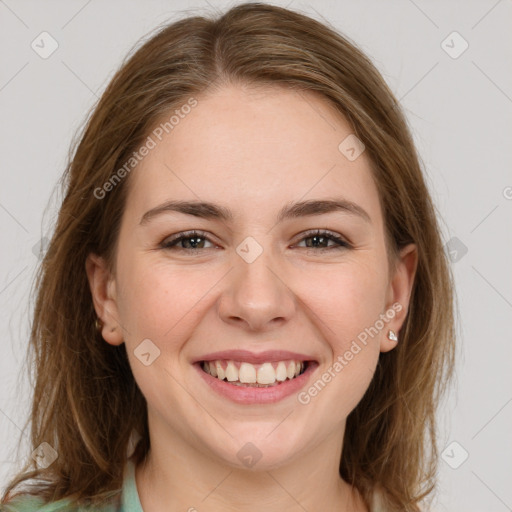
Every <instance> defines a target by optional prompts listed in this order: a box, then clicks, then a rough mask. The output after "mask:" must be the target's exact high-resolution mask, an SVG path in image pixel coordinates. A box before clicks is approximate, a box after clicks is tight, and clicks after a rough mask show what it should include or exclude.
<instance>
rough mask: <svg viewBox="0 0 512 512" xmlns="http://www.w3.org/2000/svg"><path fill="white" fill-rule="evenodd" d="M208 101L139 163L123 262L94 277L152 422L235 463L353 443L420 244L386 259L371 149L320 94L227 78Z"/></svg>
mask: <svg viewBox="0 0 512 512" xmlns="http://www.w3.org/2000/svg"><path fill="white" fill-rule="evenodd" d="M197 100H198V103H197V106H195V108H193V109H192V110H191V112H190V113H189V114H188V115H186V116H184V117H183V118H180V120H179V123H178V124H176V125H175V126H174V128H173V129H172V131H170V132H169V133H168V134H165V132H164V136H163V137H162V140H161V141H159V140H158V138H156V137H153V138H154V139H155V141H156V142H157V144H156V146H155V147H154V148H153V149H151V151H150V152H149V154H148V155H147V156H146V157H145V158H144V159H143V160H142V161H141V163H140V164H139V165H138V167H137V168H136V169H135V170H134V171H133V173H132V175H131V176H130V188H129V194H128V198H127V203H126V208H125V212H124V215H123V218H122V223H121V229H120V233H119V239H118V246H117V253H116V271H115V275H110V274H108V272H107V271H106V266H105V265H104V262H103V260H102V259H101V258H97V257H95V256H91V257H90V258H89V260H88V264H87V270H88V275H89V280H90V283H91V289H92V291H93V297H94V300H95V306H96V310H97V312H98V315H99V316H100V317H101V318H102V320H103V321H104V323H105V327H104V329H103V336H104V338H105V340H106V341H107V342H109V343H111V344H120V343H122V342H124V343H126V348H127V353H128V356H129V360H130V364H131V367H132V371H133V374H134V377H135V379H136V381H137V383H138V385H139V387H140V389H141V391H142V393H143V394H144V396H145V398H146V400H147V403H148V414H149V420H150V431H151V429H153V433H152V435H155V432H158V435H160V436H166V435H168V436H169V437H172V438H174V439H179V440H180V441H181V442H184V443H185V444H187V445H189V446H191V447H193V448H194V449H196V450H199V451H200V452H201V453H204V454H206V455H208V456H210V457H213V458H215V459H216V460H221V461H223V462H225V463H227V464H230V465H236V466H240V465H241V464H242V463H243V462H241V460H242V458H240V454H239V456H238V457H237V453H239V450H240V449H241V448H242V447H244V446H246V443H248V442H250V443H252V444H253V445H254V446H255V447H256V448H250V449H249V448H247V446H246V447H245V448H244V449H245V450H249V451H250V450H257V451H258V453H261V454H262V458H261V460H260V461H259V462H258V467H259V468H271V467H277V466H279V465H282V464H285V463H288V462H291V461H293V460H295V459H297V458H299V457H301V456H303V455H305V454H306V453H307V452H310V451H313V450H314V449H315V448H316V447H317V446H318V445H319V444H320V443H322V442H324V441H326V440H331V441H330V442H333V443H338V444H339V443H341V440H342V435H343V430H344V425H345V420H346V418H347V416H348V414H349V413H350V412H351V411H352V410H353V409H354V407H355V406H356V405H357V403H358V402H359V400H360V399H361V398H362V396H363V394H364V392H365V391H366V389H367V387H368V385H369V383H370V380H371V378H372V375H373V373H374V370H375V366H376V364H377V361H378V358H379V353H380V352H381V351H387V350H391V349H393V348H394V347H395V345H396V342H394V341H392V340H389V339H388V338H387V333H388V330H389V329H393V330H394V331H395V332H398V331H399V329H400V326H401V324H402V323H403V320H404V318H405V314H406V310H407V304H408V298H409V294H410V289H411V285H412V279H413V275H414V269H415V263H414V259H413V256H414V251H412V250H410V248H409V249H408V250H407V251H403V253H402V255H401V256H402V259H401V260H399V265H398V267H397V272H396V273H395V274H393V275H389V273H388V264H389V262H388V259H387V253H386V245H385V234H384V221H383V213H382V211H381V209H380V204H379V196H378V191H377V188H376V186H375V183H374V181H373V178H372V175H371V171H370V161H369V159H368V157H367V154H366V153H365V152H363V153H362V154H361V155H360V156H359V157H358V158H356V159H355V160H354V159H353V158H352V159H348V158H347V157H346V154H348V155H349V156H352V155H351V153H350V152H349V153H345V154H344V153H343V152H342V151H340V149H339V148H338V146H339V145H340V143H341V142H342V141H343V140H344V139H345V138H346V137H347V136H349V135H350V134H351V133H352V132H353V130H352V129H351V127H350V125H349V124H348V123H347V122H346V120H344V119H343V117H342V116H341V115H340V114H338V113H336V112H335V111H334V110H333V109H332V107H330V106H329V104H327V103H326V102H325V101H324V100H323V99H321V98H319V97H318V96H316V95H313V94H312V93H307V92H301V93H298V92H291V91H289V90H284V89H278V88H260V89H253V88H252V89H249V88H242V87H241V86H237V87H235V86H229V87H228V86H226V87H224V88H222V89H221V90H217V91H216V92H214V93H211V94H210V95H208V96H202V97H198V98H197ZM177 201H180V202H194V203H211V205H210V206H209V207H205V206H204V205H203V206H202V207H201V206H200V205H195V206H194V205H188V206H187V207H186V208H182V209H181V211H180V209H179V208H178V209H176V207H175V206H176V203H174V206H173V205H172V204H171V203H170V202H177ZM335 202H337V203H335ZM296 203H304V204H302V207H300V206H297V205H296ZM212 205H213V206H212ZM294 205H295V206H294ZM333 205H335V206H333ZM191 231H195V232H196V233H195V234H194V233H190V232H191ZM180 236H183V237H185V238H181V239H180V238H179V237H180ZM411 255H412V256H411ZM396 303H398V304H399V306H396V305H395V307H394V308H393V306H392V305H393V304H396ZM113 328H114V330H112V329H113ZM365 334H366V335H365ZM203 361H210V362H211V366H213V367H214V368H215V370H213V373H214V374H215V373H216V374H217V377H215V376H212V375H207V373H206V372H205V369H204V368H203V365H202V362H203ZM215 361H216V362H215ZM292 362H294V363H293V364H292ZM294 365H295V366H294ZM219 366H220V369H219ZM209 367H210V365H209ZM297 367H298V370H297ZM206 369H208V368H206ZM294 369H295V370H296V371H299V372H301V371H303V370H304V371H303V373H300V374H299V375H298V376H297V377H294V378H290V377H291V376H293V375H294V373H293V370H294ZM223 371H224V373H227V377H225V378H227V379H229V380H230V381H232V382H236V381H237V380H240V381H246V382H251V381H254V380H255V379H256V381H257V382H263V383H266V386H267V387H256V386H254V384H252V385H250V386H248V385H237V384H236V383H230V382H228V381H227V380H224V381H221V380H220V379H219V377H221V376H222V372H223ZM283 379H285V380H283ZM273 381H275V382H274V385H272V386H269V385H268V383H269V382H273ZM238 384H240V382H238ZM284 418H286V419H284ZM283 419H284V420H283ZM242 454H243V452H242Z"/></svg>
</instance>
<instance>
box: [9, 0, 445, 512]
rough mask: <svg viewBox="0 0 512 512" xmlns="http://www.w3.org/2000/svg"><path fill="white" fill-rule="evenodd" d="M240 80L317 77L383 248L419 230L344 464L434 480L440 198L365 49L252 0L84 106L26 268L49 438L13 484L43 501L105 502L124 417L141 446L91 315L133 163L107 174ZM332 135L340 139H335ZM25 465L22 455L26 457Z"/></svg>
mask: <svg viewBox="0 0 512 512" xmlns="http://www.w3.org/2000/svg"><path fill="white" fill-rule="evenodd" d="M225 84H244V85H261V86H266V85H268V86H280V87H288V88H291V89H293V90H295V91H311V92H315V93H317V94H319V95H321V96H322V97H323V98H324V99H325V100H327V101H328V102H330V104H332V105H333V106H334V107H335V108H336V109H337V110H338V111H339V112H340V113H341V114H342V115H344V116H345V118H346V119H347V120H348V121H349V123H350V124H351V126H352V128H353V131H354V133H355V134H356V135H357V137H359V138H360V139H361V140H362V141H363V142H364V144H365V146H366V152H367V154H368V155H369V157H370V159H371V162H372V174H373V178H374V180H375V183H376V185H377V187H378V190H379V197H380V202H381V206H382V211H383V215H384V219H385V228H386V236H387V241H388V242H387V243H388V251H389V253H390V255H391V259H390V261H395V260H394V259H393V258H395V257H396V255H397V252H398V250H399V249H400V248H401V247H404V246H405V245H407V244H409V243H414V244H416V246H417V250H418V266H417V271H416V276H415V281H414V285H413V289H412V294H411V297H410V304H409V311H408V314H407V317H406V319H405V322H404V324H403V327H402V329H401V331H400V342H399V344H398V346H397V348H396V349H394V350H392V351H390V352H388V353H381V354H380V357H379V362H378V365H377V369H376V372H375V375H374V377H373V380H372V382H371V384H370V386H369V388H368V390H367V392H366V394H365V395H364V397H363V399H362V400H361V401H360V403H359V404H358V405H357V406H356V408H355V409H354V411H352V413H351V414H350V415H349V417H348V419H347V425H346V431H345V438H344V446H343V454H342V459H341V461H340V475H341V476H342V477H343V478H344V479H345V480H346V481H347V482H348V483H350V484H352V485H353V486H354V487H356V488H357V489H358V490H359V491H360V492H361V494H362V496H363V498H364V499H365V501H366V503H367V504H369V503H370V502H371V497H372V492H373V490H374V489H376V488H379V489H380V490H381V492H382V497H383V500H384V504H385V505H386V506H387V507H388V508H390V509H398V510H402V511H417V510H419V508H418V504H419V503H420V502H421V500H422V499H424V498H425V497H426V496H428V495H430V493H431V491H432V490H433V488H434V485H435V472H436V465H437V457H438V452H437V447H436V429H435V427H436V423H435V417H436V409H437V406H438V402H439V399H440V397H441V393H442V392H443V391H444V389H445V388H446V384H447V382H448V380H449V377H450V376H451V374H452V370H453V362H454V361H453V360H454V346H455V345H454V343H455V332H454V331H455V329H454V317H453V302H454V292H453V278H452V276H451V271H450V267H449V264H448V260H447V257H446V254H445V251H444V250H443V245H442V240H441V233H440V229H439V225H438V221H437V218H436V215H437V214H436V211H435V207H434V205H433V203H432V200H431V198H430V195H429V191H428V188H427V186H426V183H425V178H424V176H423V174H422V169H421V166H420V163H419V159H418V156H417V154H416V150H415V147H414V144H413V141H412V137H411V134H410V132H409V129H408V127H407V123H406V121H405V119H404V116H403V114H402V112H401V109H400V108H399V106H398V105H397V101H396V99H395V98H394V96H393V94H392V93H391V91H390V90H389V88H388V87H387V85H386V83H385V82H384V80H383V78H382V77H381V75H380V74H379V72H378V71H377V70H376V68H375V67H374V65H373V64H372V63H371V61H370V60H369V59H368V58H367V57H366V56H365V55H364V54H363V53H362V52H361V51H360V50H358V49H357V47H356V46H355V45H354V44H353V43H351V42H349V41H348V40H347V39H346V38H345V37H343V36H341V35H340V34H339V33H337V32H336V31H335V30H333V29H331V28H329V27H328V26H326V25H324V24H322V23H320V22H318V21H315V20H314V19H311V18H310V17H307V16H305V15H303V14H300V13H297V12H293V11H290V10H287V9H284V8H280V7H275V6H271V5H266V4H261V3H246V4H241V5H238V6H236V7H234V8H232V9H230V10H229V11H228V12H227V13H225V14H224V15H222V16H219V17H218V18H212V19H209V18H205V17H200V16H192V17H188V18H186V19H182V20H179V21H176V22H174V23H172V24H170V25H167V26H165V27H164V28H163V29H160V30H159V31H158V32H157V33H156V35H154V36H153V37H151V38H150V39H149V40H148V41H147V42H145V43H144V44H143V45H142V46H140V48H139V49H138V50H137V51H136V52H134V53H133V55H131V56H130V57H129V58H128V59H127V60H126V62H125V63H124V64H123V65H122V67H121V68H120V70H119V71H118V72H117V73H116V75H115V76H114V78H113V79H112V81H111V83H110V84H109V85H108V87H107V89H106V91H105V92H104V94H103V95H102V97H101V99H100V100H99V102H98V103H97V105H96V107H95V108H94V111H93V113H92V115H91V116H90V119H89V120H88V122H87V124H86V126H85V128H84V130H83V133H82V135H81V137H80V140H79V142H78V143H77V144H76V146H75V148H74V153H73V156H72V158H70V162H69V165H68V167H67V169H66V172H65V174H64V178H65V179H64V184H63V187H64V199H63V202H62V205H61V208H60V212H59V215H58V220H57V223H56V227H55V231H54V233H53V236H52V239H51V242H50V244H49V247H48V250H47V252H46V255H45V256H44V259H43V261H42V264H41V266H40V269H39V272H38V275H37V279H36V282H35V290H36V292H37V294H36V302H35V308H34V317H33V323H32V330H31V337H30V355H31V357H32V358H33V364H34V368H35V386H34V396H33V405H32V411H31V419H30V421H31V442H32V445H33V447H37V446H39V445H40V444H41V443H43V442H47V443H49V444H50V445H51V446H53V447H54V448H55V449H56V450H57V452H58V454H59V457H58V458H57V460H56V461H55V462H54V463H53V464H51V465H50V466H49V467H48V468H47V469H42V468H37V466H36V465H35V463H34V462H33V461H30V462H28V463H27V465H26V466H25V468H24V470H23V471H22V472H21V473H20V474H19V475H17V476H16V477H15V478H14V479H13V480H12V481H11V482H10V484H9V486H8V487H7V489H6V491H5V494H4V496H3V499H2V503H4V504H5V503H8V501H9V500H10V499H12V497H13V496H15V495H19V494H20V493H21V491H19V492H15V488H17V487H18V486H20V484H21V483H22V482H25V483H27V482H28V481H29V480H32V479H38V480H39V483H37V484H33V485H31V486H25V489H24V491H23V492H25V493H31V494H34V495H37V496H39V497H41V498H42V499H43V500H44V501H45V502H49V501H55V500H58V499H60V498H69V499H71V500H73V501H76V502H77V503H82V502H83V503H91V504H99V503H100V502H103V501H104V500H105V499H106V498H108V497H110V496H113V495H114V494H115V493H116V492H117V491H118V490H119V489H120V488H121V485H122V477H123V467H124V465H125V463H126V460H127V457H128V455H127V446H128V443H129V440H130V435H131V433H132V431H135V432H137V433H138V434H139V435H140V442H139V443H138V445H137V449H136V451H135V453H134V456H133V458H134V461H135V463H136V464H138V463H139V462H141V461H142V460H143V459H144V457H145V455H146V454H147V452H148V450H149V433H148V426H147V413H146V402H145V399H144V397H143V396H142V394H141V392H140V390H139V388H138V387H137V384H136V382H135V380H134V378H133V375H132V372H131V369H130V365H129V363H128V358H127V355H126V349H125V346H124V344H122V345H121V346H119V347H114V346H112V345H109V344H108V343H106V342H105V341H104V340H103V339H102V336H101V335H100V334H99V333H98V332H97V330H96V329H95V327H94V322H95V318H96V315H95V310H94V307H93V302H92V297H91V292H90V288H89V283H88V280H87V276H86V272H85V261H86V258H87V256H88V255H89V254H90V253H91V252H93V253H96V254H98V255H101V256H104V257H105V258H106V259H107V261H108V262H109V265H110V268H114V261H115V253H116V241H117V237H118V233H119V226H120V220H121V217H122V215H123V211H124V205H125V200H126V196H127V191H128V186H129V183H130V176H127V177H126V178H125V179H124V180H122V181H121V182H120V183H118V184H116V186H115V187H113V189H112V190H111V191H109V192H108V193H107V194H106V195H105V197H104V198H103V199H98V198H97V197H96V196H95V194H94V191H95V190H96V189H97V188H98V187H101V186H102V185H103V184H104V183H106V182H107V181H108V180H109V179H110V178H111V176H112V175H113V174H114V173H115V172H116V171H117V170H118V169H119V168H120V167H121V166H123V164H124V163H125V162H126V161H127V160H128V159H129V158H130V155H131V154H132V153H133V152H134V151H135V150H137V148H138V147H140V145H141V144H142V143H143V141H144V140H145V139H146V137H147V136H148V134H149V133H150V131H151V130H152V129H153V128H154V126H155V123H157V122H158V121H159V120H161V119H162V117H163V116H164V115H166V114H167V115H168V113H169V112H171V111H173V110H174V109H175V108H177V107H180V106H181V105H183V104H185V103H186V102H187V100H188V99H189V98H191V97H196V98H200V95H201V94H202V93H205V92H207V91H211V90H212V87H222V86H223V85H225ZM340 142H341V141H340ZM29 469H32V471H28V470H29Z"/></svg>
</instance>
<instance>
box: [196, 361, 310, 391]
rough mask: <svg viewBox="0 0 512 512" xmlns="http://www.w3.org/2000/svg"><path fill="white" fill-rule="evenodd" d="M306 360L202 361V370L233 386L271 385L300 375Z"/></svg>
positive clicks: (303, 370) (304, 368)
mask: <svg viewBox="0 0 512 512" xmlns="http://www.w3.org/2000/svg"><path fill="white" fill-rule="evenodd" d="M307 364H308V363H307V361H297V360H291V361H277V362H264V363H262V364H252V363H248V362H244V361H233V360H227V361H223V360H216V361H203V362H202V363H201V368H202V369H203V371H204V372H206V373H208V374H209V375H211V376H212V377H215V378H216V379H218V380H221V381H227V382H229V383H231V384H233V385H235V386H244V387H272V386H278V385H279V384H280V383H282V382H285V381H287V380H292V379H295V378H296V377H298V376H299V375H302V374H303V373H304V372H305V370H306V368H307Z"/></svg>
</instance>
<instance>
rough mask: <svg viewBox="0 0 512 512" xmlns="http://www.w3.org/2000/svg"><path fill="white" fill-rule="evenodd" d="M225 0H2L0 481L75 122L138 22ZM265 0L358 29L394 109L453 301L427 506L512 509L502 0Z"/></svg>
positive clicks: (509, 213) (6, 468)
mask: <svg viewBox="0 0 512 512" xmlns="http://www.w3.org/2000/svg"><path fill="white" fill-rule="evenodd" d="M236 3H237V2H229V3H228V2H220V1H214V0H210V1H209V2H206V1H197V2H190V1H177V0H176V1H172V2H170V1H167V2H165V1H156V0H153V1H146V2H142V1H122V2H121V1H112V0H111V1H100V0H89V1H87V0H80V1H74V0H73V1H66V2H65V1H58V2H57V1H15V0H5V1H2V0H0V43H1V48H2V50H3V51H2V54H1V55H2V57H1V66H0V109H1V119H2V123H1V138H0V144H1V146H0V156H1V161H0V172H1V188H0V226H1V235H2V251H1V254H0V315H1V321H0V329H1V358H0V435H1V437H0V439H1V443H0V481H1V482H2V484H1V485H0V486H3V485H4V482H6V478H7V476H8V475H11V473H12V472H13V471H14V470H15V469H16V468H17V467H18V465H19V456H18V454H17V453H16V450H15V446H16V442H17V441H18V438H19V436H20V435H21V430H20V429H21V428H22V427H23V425H24V422H25V420H26V415H27V412H28V406H29V400H30V385H29V382H28V379H27V376H26V372H25V371H24V368H23V364H24V360H25V357H24V355H25V347H26V342H27V334H28V327H29V311H30V303H29V300H30V286H31V282H32V279H33V276H34V271H35V269H36V265H37V264H38V257H37V247H38V244H39V245H40V244H41V240H42V239H43V240H44V236H45V234H46V233H48V232H49V230H50V228H51V225H52V222H53V220H54V218H55V214H56V212H57V207H58V201H59V197H58V196H57V195H55V186H56V184H57V181H58V179H59V177H60V175H61V173H62V171H63V170H64V165H65V162H66V157H67V154H68V148H69V145H70V142H71V139H72V136H73V134H74V132H75V130H76V129H77V128H78V127H79V126H80V124H81V123H82V121H83V120H84V118H85V115H86V113H87V112H88V111H89V109H90V108H91V106H92V105H93V102H94V101H95V100H96V97H97V96H99V95H100V94H101V92H102V91H103V89H104V87H105V86H106V84H107V83H108V81H109V79H110V78H111V77H112V75H113V72H114V70H115V69H116V68H117V67H118V65H119V64H120V62H121V59H122V58H124V56H125V54H126V53H127V52H128V51H129V49H130V48H131V47H132V46H133V45H134V44H135V43H136V42H137V41H138V40H139V38H140V37H142V36H143V35H145V34H146V33H147V32H149V31H150V30H153V29H154V28H155V27H156V26H157V25H159V24H162V23H164V22H166V21H173V20H175V19H178V18H179V17H181V15H180V11H184V10H186V11H188V12H189V13H191V14H192V13H197V14H204V13H209V12H213V11H215V10H217V9H221V10H224V9H225V7H227V6H231V5H234V4H236ZM274 3H275V4H276V5H282V6H287V5H288V6H289V7H290V8H292V9H296V10H299V11H302V12H305V13H308V14H310V15H312V16H313V17H315V18H317V19H319V20H322V21H326V20H328V22H329V23H330V24H332V25H333V26H334V27H335V28H336V29H339V30H341V31H342V32H343V33H344V34H345V35H347V36H348V37H349V38H351V39H352V40H353V41H355V42H356V43H357V44H358V45H359V46H360V47H361V48H362V49H363V50H364V51H366V52H367V53H368V55H369V56H370V57H371V58H372V59H373V60H374V62H375V64H376V65H377V67H378V68H379V70H380V71H381V72H382V73H383V75H384V77H385V78H386V80H387V81H388V83H389V85H390V87H391V88H392V90H393V91H394V93H395V94H396V96H397V97H398V98H399V99H400V100H401V102H402V104H403V106H404V108H405V110H406V113H407V116H408V119H409V122H410V125H411V128H412V130H413V133H414V137H415V140H416V142H417V145H418V148H419V150H420V153H421V156H422V159H423V162H424V165H425V170H426V173H427V178H428V182H429V185H430V187H431V189H432V194H433V197H434V200H435V202H436V205H437V207H438V210H439V213H440V215H441V217H442V225H443V236H444V239H445V242H446V243H448V244H449V247H450V248H451V250H452V255H453V258H454V261H453V262H452V265H453V270H454V275H455V278H456V284H457V294H458V300H459V319H458V323H459V327H458V330H459V343H460V344H459V352H458V356H459V357H458V366H457V379H456V381H455V385H454V387H453V389H452V391H451V393H450V395H449V397H448V399H447V400H446V401H445V403H444V404H443V407H442V413H443V414H442V417H441V431H440V450H445V448H447V447H448V448H447V449H446V451H445V452H444V458H443V460H442V461H441V467H440V475H439V477H440V479H439V480H440V485H439V493H438V498H437V500H436V502H435V510H440V511H445V510H446V511H465V512H466V511H485V512H503V511H506V510H512V485H510V484H511V483H512V457H511V455H512V441H511V436H510V432H511V431H512V429H511V426H512V372H511V371H510V369H511V361H512V357H511V356H512V336H511V329H510V328H511V327H512V323H511V318H512V309H511V308H512V265H511V264H510V262H511V254H512V243H511V237H510V231H511V229H510V228H511V226H512V224H511V220H512V172H511V171H510V169H511V167H510V164H511V160H512V155H511V151H510V141H511V140H512V139H511V132H512V122H511V121H512V99H511V98H512V75H511V73H510V69H511V66H510V64H511V62H512V44H511V43H512V36H511V34H512V30H511V27H512V25H511V21H512V1H511V0H500V1H496V0H485V1H484V0H480V1H467V0H466V1H436V2H428V1H426V0H414V1H413V0H397V1H377V0H374V1H364V2H356V1H348V0H344V1H338V2H335V1H328V0H319V1H315V2H314V3H312V2H310V3H305V2H300V1H298V0H294V1H292V2H290V1H289V0H287V1H286V2H274ZM43 31H47V32H49V33H50V34H51V36H52V37H53V38H54V39H55V40H56V41H57V43H58V45H59V46H58V49H57V50H56V51H55V52H54V53H53V54H52V55H51V56H50V57H48V58H47V59H43V58H41V57H40V56H39V55H38V54H37V53H36V52H35V51H34V50H33V49H32V48H31V43H32V41H34V40H36V43H37V42H38V41H40V39H39V38H38V36H39V34H40V33H41V32H43ZM454 31H457V32H458V33H459V34H460V35H461V36H462V38H463V39H464V40H465V41H467V43H468V44H469V47H468V49H467V50H466V51H465V52H464V53H462V54H461V55H460V56H458V57H457V58H453V57H454V56H456V54H458V53H459V52H460V51H461V50H462V49H463V48H464V41H463V40H462V39H460V38H458V36H456V35H455V36H453V35H450V34H452V33H453V32H454ZM448 36H449V37H448ZM443 41H445V43H444V44H443V43H442V42H443ZM39 44H41V43H39ZM45 48H47V49H48V48H49V42H48V41H47V43H46V44H45ZM445 50H447V51H448V53H447V51H445ZM449 53H451V56H450V55H449ZM50 197H52V200H51V202H49V199H50ZM507 235H508V236H507ZM454 237H456V238H457V239H458V241H457V240H454ZM43 245H44V243H43ZM466 250H467V252H465V251H466ZM23 440H24V445H23V446H24V448H25V449H26V450H28V444H27V440H28V437H27V436H26V435H25V436H24V437H23ZM453 442H455V443H456V444H452V443H453ZM466 452H467V453H468V454H469V456H468V458H467V459H466V460H464V457H465V454H466ZM457 466H458V467H457Z"/></svg>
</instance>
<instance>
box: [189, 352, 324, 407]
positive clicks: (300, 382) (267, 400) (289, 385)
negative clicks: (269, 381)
mask: <svg viewBox="0 0 512 512" xmlns="http://www.w3.org/2000/svg"><path fill="white" fill-rule="evenodd" d="M194 366H195V367H196V369H197V371H198V372H199V374H200V375H201V377H202V378H203V379H204V381H205V382H206V383H207V384H208V385H209V386H210V387H211V388H212V389H213V390H214V391H215V392H217V393H219V394H220V395H222V396H225V397H226V398H229V399H230V400H232V401H233V402H236V403H238V404H272V403H275V402H279V401H280V400H283V399H284V398H286V397H288V396H290V395H293V394H294V393H298V392H299V391H300V390H301V388H303V387H304V386H305V384H306V382H307V381H308V379H309V377H310V375H311V374H312V373H313V372H314V371H315V369H316V367H317V366H318V364H317V363H315V362H309V363H308V367H307V368H306V370H305V371H304V373H302V374H301V375H299V376H298V377H295V378H294V379H292V380H288V379H287V380H285V381H284V382H281V383H280V384H278V385H277V386H269V387H268V388H253V387H245V386H236V385H234V384H230V383H229V382H227V381H225V380H220V379H217V378H216V377H212V376H211V375H210V374H209V373H206V372H205V371H203V369H202V368H201V363H196V364H194Z"/></svg>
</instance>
